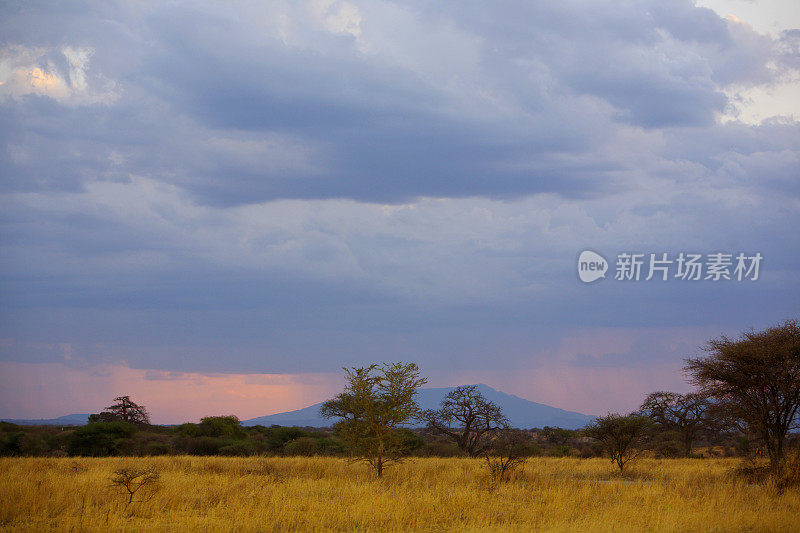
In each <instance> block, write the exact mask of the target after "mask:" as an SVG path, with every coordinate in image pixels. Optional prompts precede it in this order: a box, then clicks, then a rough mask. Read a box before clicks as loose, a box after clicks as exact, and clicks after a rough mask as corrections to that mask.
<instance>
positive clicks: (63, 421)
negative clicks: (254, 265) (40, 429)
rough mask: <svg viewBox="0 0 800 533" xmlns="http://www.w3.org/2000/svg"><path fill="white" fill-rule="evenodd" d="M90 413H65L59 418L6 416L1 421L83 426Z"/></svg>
mask: <svg viewBox="0 0 800 533" xmlns="http://www.w3.org/2000/svg"><path fill="white" fill-rule="evenodd" d="M88 419H89V415H88V414H86V415H83V414H80V415H64V416H59V417H58V418H37V419H31V420H28V419H23V418H17V419H14V418H4V419H2V420H0V422H11V423H12V424H17V425H20V426H82V425H84V424H86V422H87V421H88Z"/></svg>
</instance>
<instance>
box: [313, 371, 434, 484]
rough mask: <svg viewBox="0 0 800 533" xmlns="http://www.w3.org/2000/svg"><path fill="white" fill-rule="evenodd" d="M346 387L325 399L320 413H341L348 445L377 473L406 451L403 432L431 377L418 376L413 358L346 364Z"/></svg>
mask: <svg viewBox="0 0 800 533" xmlns="http://www.w3.org/2000/svg"><path fill="white" fill-rule="evenodd" d="M344 371H345V373H346V380H347V384H346V386H345V389H344V392H342V393H341V394H339V395H337V396H336V397H335V398H334V399H332V400H328V401H327V402H325V403H324V404H323V405H322V407H321V409H320V415H322V416H323V417H325V418H340V420H339V421H338V422H336V423H335V424H334V426H333V427H334V430H335V432H336V434H337V435H338V436H339V437H340V438H341V439H342V440H343V441H344V442H345V443H346V444H347V445H348V447H349V448H350V450H351V452H352V454H353V456H354V457H355V458H357V459H361V460H364V461H366V462H367V463H369V465H370V466H372V468H373V469H374V470H375V473H376V474H377V476H378V477H381V476H382V475H383V469H384V468H385V466H386V465H387V464H389V463H391V462H392V461H397V460H399V459H400V458H401V457H402V454H403V452H404V451H405V445H406V444H407V439H406V438H405V435H404V433H403V431H402V429H403V426H405V425H406V424H407V423H408V422H410V421H413V420H416V419H418V417H419V405H417V402H416V399H415V396H416V394H417V391H418V390H419V388H420V387H421V386H422V385H424V384H425V383H426V382H427V380H426V379H425V378H420V377H419V367H418V366H417V365H416V364H414V363H408V364H403V363H393V364H386V365H383V366H382V367H378V365H370V366H368V367H360V368H355V367H353V368H350V369H348V368H345V369H344Z"/></svg>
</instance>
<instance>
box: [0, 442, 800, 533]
mask: <svg viewBox="0 0 800 533" xmlns="http://www.w3.org/2000/svg"><path fill="white" fill-rule="evenodd" d="M737 464H739V463H738V461H737V460H734V459H704V460H699V459H660V460H656V459H641V460H639V461H637V462H635V463H631V464H630V466H629V468H626V471H625V473H624V474H622V475H620V474H619V472H618V471H615V468H614V467H613V465H612V464H611V463H610V461H608V460H607V459H576V458H536V459H531V460H529V461H528V462H527V463H526V464H525V466H524V469H523V470H522V471H519V472H517V473H515V475H514V476H513V477H512V479H511V480H510V481H508V482H505V483H499V484H497V483H492V482H491V480H490V478H489V475H488V472H487V469H486V465H485V463H484V462H483V461H481V460H478V459H461V458H455V459H454V458H446V459H435V458H417V459H408V460H407V461H405V462H404V463H402V464H399V465H395V466H393V467H392V468H390V469H388V470H387V471H386V473H385V474H384V477H383V478H382V479H377V478H375V477H374V475H373V473H372V471H370V470H369V468H368V467H367V466H366V465H364V464H349V463H348V462H347V461H345V460H343V459H339V458H322V457H313V458H301V457H296V458H291V457H285V458H280V457H278V458H262V457H247V458H234V457H229V458H228V457H190V456H170V457H167V456H165V457H153V458H129V457H114V458H2V459H0V526H1V527H2V528H3V529H4V530H8V531H46V530H61V531H84V530H85V531H97V530H117V531H142V530H167V529H169V530H181V531H286V530H317V531H319V530H338V531H353V530H355V531H409V530H421V531H426V530H427V531H431V530H432V531H436V530H458V531H531V530H536V531H725V532H727V531H787V532H788V531H792V532H795V531H800V492H798V491H797V490H792V491H787V492H784V493H783V494H782V495H778V494H777V493H776V491H775V490H774V488H772V487H770V486H769V485H751V484H748V483H747V482H746V481H744V480H742V479H741V478H740V477H737V476H734V475H732V471H733V469H734V468H735V467H736V466H737ZM123 467H127V468H144V467H154V468H155V469H157V470H158V471H159V473H160V476H159V477H160V479H159V486H158V489H157V490H156V491H155V492H154V493H153V494H152V497H151V498H150V500H149V501H143V502H134V503H131V504H130V505H126V500H127V497H126V496H124V495H122V494H120V492H119V490H118V487H113V486H112V484H111V482H110V480H111V478H112V477H113V475H114V474H113V472H114V471H115V470H116V469H119V468H123ZM142 491H144V489H142ZM143 494H144V493H142V494H141V495H142V496H143ZM138 496H140V495H137V498H138Z"/></svg>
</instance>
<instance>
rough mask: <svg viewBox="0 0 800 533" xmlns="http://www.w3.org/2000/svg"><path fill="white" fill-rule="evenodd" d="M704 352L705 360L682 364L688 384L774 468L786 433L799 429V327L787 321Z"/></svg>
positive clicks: (712, 344) (719, 341) (715, 344)
mask: <svg viewBox="0 0 800 533" xmlns="http://www.w3.org/2000/svg"><path fill="white" fill-rule="evenodd" d="M705 351H706V352H707V355H706V356H701V357H696V358H690V359H687V360H686V366H685V367H684V370H685V371H686V372H687V374H689V376H690V380H691V381H692V383H694V384H695V385H696V386H698V387H699V388H700V390H701V392H702V393H704V394H705V395H707V396H708V397H710V398H713V399H715V400H716V401H718V402H720V404H721V405H722V406H724V408H725V410H726V412H727V414H728V416H729V417H730V418H732V419H733V420H736V421H739V423H740V427H742V428H744V429H745V430H747V431H749V432H752V433H753V434H754V435H755V436H756V437H757V438H758V439H759V440H760V441H762V442H763V443H764V445H765V446H766V448H767V452H768V454H769V458H770V463H771V465H772V466H773V467H777V466H778V465H779V464H780V463H781V462H782V460H783V458H784V447H785V441H786V436H787V434H788V432H789V431H790V430H791V429H794V428H797V427H798V424H797V423H798V419H797V416H798V409H799V408H800V325H798V322H797V321H796V320H787V321H785V322H783V323H782V324H779V325H777V326H774V327H771V328H768V329H766V330H764V331H754V330H750V331H748V332H745V333H742V334H741V335H740V336H739V337H737V338H731V337H727V336H724V335H723V336H721V337H720V338H718V339H712V340H710V341H709V342H708V344H707V345H706V346H705Z"/></svg>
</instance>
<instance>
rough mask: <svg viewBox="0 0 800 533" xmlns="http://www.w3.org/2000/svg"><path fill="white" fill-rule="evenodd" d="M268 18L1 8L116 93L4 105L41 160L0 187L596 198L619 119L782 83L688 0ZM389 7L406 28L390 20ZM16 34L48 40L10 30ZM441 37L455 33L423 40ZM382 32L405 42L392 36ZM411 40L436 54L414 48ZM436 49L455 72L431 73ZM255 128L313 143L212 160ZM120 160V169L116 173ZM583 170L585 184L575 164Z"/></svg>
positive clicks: (754, 39)
mask: <svg viewBox="0 0 800 533" xmlns="http://www.w3.org/2000/svg"><path fill="white" fill-rule="evenodd" d="M265 6H266V7H263V9H260V8H259V5H258V4H254V5H248V4H237V3H232V4H221V5H209V4H155V5H152V6H150V7H149V8H148V9H147V11H146V12H145V13H135V11H134V10H133V9H132V8H129V7H127V5H126V4H119V5H117V6H116V8H115V7H113V6H104V7H103V8H101V9H100V10H99V12H97V11H95V10H90V9H88V8H86V7H81V6H67V7H64V6H59V7H58V8H57V11H55V12H51V9H50V7H51V6H41V5H40V6H39V7H38V8H37V7H36V6H33V7H24V6H22V7H20V6H17V8H16V9H10V10H9V11H10V16H9V17H8V18H7V19H6V23H5V27H6V31H7V35H8V36H9V37H8V38H7V39H8V41H7V42H9V43H11V42H13V43H15V44H22V45H27V46H34V47H35V46H44V47H48V46H49V47H53V46H56V47H58V46H62V45H64V44H65V43H69V44H70V45H73V44H74V45H76V46H78V45H80V46H88V47H91V48H92V49H93V53H92V57H91V59H90V68H89V70H88V74H89V79H88V81H89V82H90V83H92V82H93V81H97V80H93V78H92V74H96V75H100V73H102V75H103V76H105V77H108V79H111V80H114V83H116V84H117V85H118V88H117V93H118V94H117V98H115V99H114V100H113V102H112V103H108V102H102V103H97V104H95V105H92V106H86V105H84V106H82V107H80V108H74V109H66V110H65V109H59V107H63V105H62V106H59V104H58V103H55V102H52V101H50V102H46V101H43V100H49V99H48V97H47V96H34V95H28V96H24V97H20V98H17V99H14V100H7V101H6V102H5V103H4V107H6V111H7V112H5V113H3V124H2V125H3V132H4V133H3V134H4V136H5V139H6V146H8V145H10V144H11V140H10V136H11V135H13V136H14V143H13V144H14V145H15V148H17V149H19V150H23V149H27V150H28V151H30V152H35V153H37V154H41V153H47V154H48V156H47V157H46V158H44V159H39V160H37V161H35V162H31V161H17V162H13V161H10V162H6V163H4V170H6V173H7V175H8V176H9V178H8V179H7V180H6V182H5V183H4V184H3V186H4V187H5V188H6V189H12V190H35V189H37V188H45V189H47V188H55V189H66V190H71V189H75V188H77V187H79V185H80V183H81V182H83V181H86V180H92V179H96V177H97V176H101V177H102V176H111V175H114V174H124V173H125V172H133V173H139V174H144V175H151V176H154V177H157V178H158V179H161V180H165V181H170V182H172V183H175V184H178V185H180V186H181V187H183V188H185V189H186V190H187V191H189V192H191V193H193V194H194V195H195V196H196V198H197V199H198V200H199V201H201V202H203V203H208V204H216V205H236V204H243V203H257V202H261V201H267V200H270V199H275V198H331V197H337V198H354V199H358V200H366V201H380V202H389V203H392V202H402V201H407V200H409V199H413V198H415V197H419V196H444V197H464V196H481V195H485V196H493V197H512V196H524V195H527V194H532V193H537V192H555V193H558V194H562V195H564V196H567V197H574V196H583V195H586V194H598V193H601V194H602V193H608V192H612V191H614V190H617V189H618V186H619V184H618V183H616V182H615V180H614V177H613V175H612V172H610V170H620V169H622V168H624V167H625V166H626V165H625V163H623V162H622V161H619V160H618V161H613V159H614V156H613V155H611V157H608V154H603V155H602V160H600V159H601V150H602V148H603V146H602V142H603V140H604V139H606V138H608V137H609V136H610V135H614V134H615V133H616V132H619V131H622V130H623V129H624V128H625V127H627V125H633V126H642V127H645V128H651V129H652V128H670V127H675V126H708V127H713V123H714V116H715V114H717V113H720V112H722V111H724V110H725V108H726V105H727V103H728V102H727V97H726V96H725V94H724V93H723V92H722V89H723V87H724V86H725V85H726V84H731V83H739V84H742V83H744V84H747V83H754V82H764V81H769V79H771V78H774V77H775V76H777V75H778V74H779V73H777V72H773V71H771V70H770V69H769V68H768V66H767V65H768V64H769V62H770V61H771V60H773V59H774V57H777V55H778V50H779V48H781V46H779V45H778V43H776V42H773V41H772V40H771V39H770V38H769V37H765V36H759V35H757V34H755V33H753V32H752V31H750V30H747V29H742V28H738V27H735V26H733V25H730V24H727V23H726V22H725V21H723V20H721V19H719V18H718V17H717V16H716V15H715V14H713V12H711V11H709V10H706V9H697V8H694V7H693V6H692V5H691V3H690V2H673V3H671V4H670V5H669V6H665V5H664V3H662V2H650V3H637V4H628V5H623V6H620V5H617V4H616V3H614V4H604V3H596V2H595V3H591V4H588V5H586V4H583V3H575V2H566V3H559V4H541V3H524V2H508V3H504V4H503V9H497V10H489V11H487V10H486V9H485V6H483V5H482V4H474V3H472V4H466V5H463V6H462V5H461V4H460V3H459V4H458V6H456V5H451V4H442V5H436V6H429V5H428V4H420V5H418V6H416V8H413V9H412V8H408V9H407V8H404V7H402V6H392V5H391V4H378V3H375V4H370V3H366V4H363V5H358V6H357V7H358V8H360V9H361V11H359V13H361V16H362V17H363V20H361V21H360V26H359V28H360V29H359V32H355V33H358V35H353V34H349V33H346V32H341V31H339V32H337V31H331V30H330V29H329V28H328V29H326V27H324V24H322V26H320V24H321V23H320V22H319V20H316V19H315V16H316V17H317V18H319V16H323V17H324V16H327V15H326V13H327V14H329V13H330V12H331V9H333V8H331V7H329V8H328V11H324V10H323V12H322V15H319V14H317V15H315V14H314V13H312V10H311V8H306V9H304V8H303V7H302V6H299V5H292V4H287V5H283V4H280V3H270V4H265ZM254 12H256V13H258V14H260V15H261V18H260V19H259V18H258V17H255V16H252V15H253V13H254ZM398 12H399V13H403V14H404V16H405V17H406V18H407V19H408V20H405V21H404V19H403V20H400V22H397V18H396V17H398V16H399V15H397V13H398ZM279 16H282V17H285V18H286V19H287V22H286V23H285V25H286V29H285V31H284V33H283V34H282V33H281V32H280V31H278V30H277V29H276V26H275V19H277V18H279ZM60 17H63V18H64V20H65V21H66V24H59V23H58V20H57V19H58V18H60ZM392 17H395V18H394V19H393V18H392ZM78 22H80V24H78ZM323 22H324V21H323ZM415 24H416V26H415ZM26 26H27V27H29V28H33V27H36V28H37V29H38V30H39V31H37V32H32V31H29V32H25V33H24V34H23V33H21V32H20V28H23V27H26ZM437 26H442V27H444V28H447V29H448V31H450V33H448V34H445V35H444V36H441V37H440V36H437V35H436V34H433V35H432V36H431V35H427V33H426V32H429V31H430V28H431V27H437ZM78 27H80V32H77V31H75V30H76V29H77V28H78ZM393 32H395V33H399V32H405V33H406V34H408V35H404V37H406V38H407V39H408V40H407V41H399V42H398V41H397V40H395V41H392V34H393ZM451 34H452V35H455V36H456V38H451V37H452V35H451ZM415 39H418V40H421V41H424V42H425V44H426V45H427V46H430V47H432V48H431V49H430V50H426V49H418V48H416V49H415V48H414V46H413V43H414V40H415ZM426 39H427V41H425V40H426ZM788 39H789V37H788V36H785V37H784V38H783V40H782V41H781V42H782V43H783V44H782V49H783V50H784V56H791V54H790V53H787V52H786V49H787V46H789V45H787V44H786V42H788ZM434 47H435V48H434ZM47 54H50V55H51V56H52V57H54V58H59V57H60V59H59V60H58V61H56V62H55V63H53V61H50V60H49V59H48V58H47V57H46V55H42V56H40V57H39V59H38V61H39V62H40V63H41V64H42V65H46V64H49V65H50V66H51V67H52V68H53V69H54V70H55V71H57V72H60V73H61V74H62V75H63V76H65V77H66V72H67V71H68V70H69V69H68V65H67V66H65V65H64V58H63V56H59V54H58V53H57V50H56V51H55V52H54V51H53V50H49V51H48V52H47ZM426 54H430V55H431V56H432V57H433V58H434V63H433V64H426V63H425V60H426ZM438 55H440V56H442V57H443V58H444V59H447V58H448V57H451V56H452V57H458V58H460V60H461V61H462V62H463V63H462V64H460V65H457V66H455V67H454V66H452V65H450V64H447V63H446V62H445V63H436V62H435V58H436V57H437V56H438ZM665 57H669V60H668V61H665V60H664V58H665ZM48 62H49V63H48ZM98 83H99V82H98ZM585 97H591V98H592V99H593V100H592V99H590V100H587V99H586V98H585ZM265 134H271V135H283V136H290V137H291V138H292V139H294V140H295V141H296V143H297V144H298V145H303V144H307V145H309V146H313V147H315V149H316V150H315V151H314V153H309V154H306V157H307V160H306V161H303V162H302V164H301V162H298V161H294V162H293V164H286V165H283V166H280V167H279V168H275V167H274V165H270V161H269V157H270V155H271V154H263V155H262V156H261V158H260V159H259V158H258V156H257V155H256V156H254V157H252V158H251V159H250V161H247V160H246V159H245V158H236V157H228V158H225V157H221V156H220V154H213V153H212V154H211V156H212V157H209V156H208V154H207V152H206V150H205V149H204V147H205V146H206V141H207V140H208V139H209V138H211V137H226V136H231V135H233V136H236V137H237V138H239V139H240V140H248V139H250V140H258V139H259V138H260V137H262V136H263V135H265ZM767 142H771V140H767ZM112 150H113V151H115V152H116V153H117V155H119V156H121V157H123V158H124V160H125V164H123V165H118V168H116V169H110V168H109V162H108V154H109V153H110V152H111V151H112ZM556 155H557V156H558V158H559V161H556V162H555V163H548V161H549V160H552V159H553V158H554V156H556ZM587 156H588V157H587ZM577 159H580V160H581V163H580V166H581V171H580V172H574V166H575V163H574V162H572V161H570V160H577ZM609 159H610V160H611V161H609ZM531 160H536V161H537V162H536V164H533V165H530V164H526V163H525V162H529V161H531ZM593 160H597V161H598V162H597V163H596V164H595V163H593V162H592V161H593ZM51 163H52V164H51ZM609 163H610V164H609ZM219 176H224V177H225V179H224V180H221V179H219Z"/></svg>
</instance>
